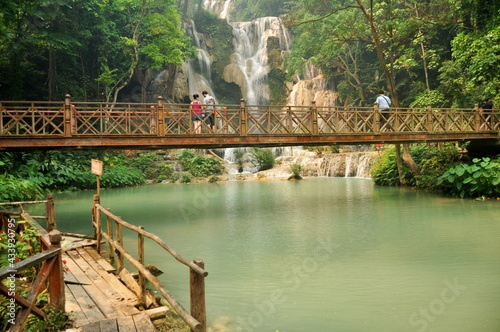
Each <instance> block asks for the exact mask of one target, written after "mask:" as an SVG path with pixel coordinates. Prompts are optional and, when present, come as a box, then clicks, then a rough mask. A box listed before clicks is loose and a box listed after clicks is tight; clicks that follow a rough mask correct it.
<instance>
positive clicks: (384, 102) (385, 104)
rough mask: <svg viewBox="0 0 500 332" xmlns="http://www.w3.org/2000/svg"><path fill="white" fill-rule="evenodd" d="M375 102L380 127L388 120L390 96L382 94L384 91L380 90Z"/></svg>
mask: <svg viewBox="0 0 500 332" xmlns="http://www.w3.org/2000/svg"><path fill="white" fill-rule="evenodd" d="M375 103H377V104H378V110H379V112H380V115H381V117H380V128H382V127H383V126H384V124H385V123H387V121H388V120H389V113H388V112H387V111H388V110H389V107H391V98H389V97H387V96H385V95H384V91H380V92H379V93H378V97H377V100H376V101H375Z"/></svg>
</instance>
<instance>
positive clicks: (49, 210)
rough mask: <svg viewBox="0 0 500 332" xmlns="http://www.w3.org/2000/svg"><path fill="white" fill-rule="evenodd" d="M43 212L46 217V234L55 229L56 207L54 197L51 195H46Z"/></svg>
mask: <svg viewBox="0 0 500 332" xmlns="http://www.w3.org/2000/svg"><path fill="white" fill-rule="evenodd" d="M45 211H46V215H47V232H49V233H50V231H52V230H54V229H56V228H57V225H56V207H55V204H54V196H53V195H52V194H49V195H47V203H45Z"/></svg>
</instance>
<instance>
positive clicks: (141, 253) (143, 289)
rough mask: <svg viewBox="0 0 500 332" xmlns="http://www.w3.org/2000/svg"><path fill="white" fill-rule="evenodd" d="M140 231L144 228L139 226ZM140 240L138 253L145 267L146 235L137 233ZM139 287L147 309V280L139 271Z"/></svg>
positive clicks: (138, 240)
mask: <svg viewBox="0 0 500 332" xmlns="http://www.w3.org/2000/svg"><path fill="white" fill-rule="evenodd" d="M139 229H142V230H144V226H139ZM137 236H138V239H137V253H138V256H139V259H138V261H139V263H141V264H142V265H143V266H144V235H142V234H141V233H137ZM139 286H140V287H141V296H140V298H141V300H142V303H144V306H145V307H147V299H146V297H147V293H146V279H144V276H143V275H142V273H140V271H139Z"/></svg>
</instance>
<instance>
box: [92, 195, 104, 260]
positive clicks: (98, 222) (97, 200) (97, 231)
mask: <svg viewBox="0 0 500 332" xmlns="http://www.w3.org/2000/svg"><path fill="white" fill-rule="evenodd" d="M96 204H100V197H99V195H94V222H95V225H94V227H95V239H96V241H97V253H98V254H99V255H100V254H101V238H102V235H101V230H102V226H101V211H100V210H99V209H98V208H97V207H96Z"/></svg>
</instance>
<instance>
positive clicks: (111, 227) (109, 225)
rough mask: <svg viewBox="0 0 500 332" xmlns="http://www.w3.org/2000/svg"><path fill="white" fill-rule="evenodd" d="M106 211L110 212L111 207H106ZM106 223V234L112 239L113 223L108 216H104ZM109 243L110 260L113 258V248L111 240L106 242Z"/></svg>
mask: <svg viewBox="0 0 500 332" xmlns="http://www.w3.org/2000/svg"><path fill="white" fill-rule="evenodd" d="M106 210H107V211H108V212H111V209H106ZM106 224H107V226H108V236H109V237H110V238H111V239H113V224H112V220H111V218H110V216H106ZM108 244H109V249H108V251H109V258H110V259H111V260H112V259H114V256H115V248H114V247H113V244H112V243H111V242H108Z"/></svg>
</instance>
